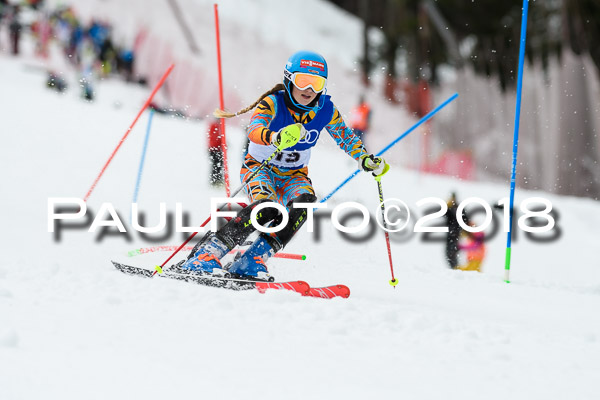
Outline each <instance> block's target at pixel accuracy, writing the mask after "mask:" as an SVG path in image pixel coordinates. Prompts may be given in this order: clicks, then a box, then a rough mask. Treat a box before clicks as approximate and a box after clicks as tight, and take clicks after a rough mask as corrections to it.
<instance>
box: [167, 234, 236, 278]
mask: <svg viewBox="0 0 600 400" xmlns="http://www.w3.org/2000/svg"><path fill="white" fill-rule="evenodd" d="M227 253H229V247H227V245H226V244H225V243H223V242H222V241H221V240H220V239H219V238H218V237H217V236H216V235H210V236H209V237H208V238H207V239H206V241H205V242H204V243H202V245H201V246H200V247H199V248H198V250H197V251H196V252H195V253H194V255H193V256H192V257H190V258H188V259H187V260H186V261H185V262H184V263H183V264H181V265H180V266H179V268H180V269H181V270H183V271H184V272H194V273H199V274H203V275H214V276H223V277H226V276H228V275H229V274H228V273H227V271H225V270H224V269H223V266H222V265H221V261H220V259H221V258H223V257H224V256H225V255H226V254H227Z"/></svg>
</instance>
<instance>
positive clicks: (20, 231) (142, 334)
mask: <svg viewBox="0 0 600 400" xmlns="http://www.w3.org/2000/svg"><path fill="white" fill-rule="evenodd" d="M32 63H33V61H32V60H29V59H19V60H15V59H12V58H9V57H7V55H6V54H5V53H2V54H0V87H1V88H2V96H0V102H1V104H0V109H2V110H4V112H3V113H2V117H0V124H1V125H0V129H1V132H2V146H0V162H1V163H2V168H1V169H0V187H2V207H1V213H2V214H1V220H2V221H3V222H4V227H5V228H4V229H2V231H1V233H0V235H1V240H0V243H2V249H3V251H2V259H1V261H0V393H1V395H0V398H2V399H9V400H13V399H39V398H44V399H82V398H85V399H127V398H145V399H164V398H178V399H198V398H208V399H213V398H214V399H218V398H223V399H229V398H258V397H260V398H262V399H281V398H285V399H300V398H307V397H308V398H350V399H363V398H367V396H368V397H369V398H384V396H392V397H393V398H399V397H402V398H408V399H439V398H442V397H443V398H445V399H461V400H467V399H482V398H485V399H506V398H511V399H565V398H571V399H595V398H597V382H598V379H599V378H600V367H599V366H598V360H599V359H600V319H599V318H598V309H599V308H600V273H599V268H600V263H599V261H598V256H597V254H598V253H597V245H598V243H599V242H600V241H599V239H600V230H599V229H598V226H599V224H600V205H599V204H598V202H597V201H593V200H589V199H577V198H571V197H560V196H554V195H551V194H548V193H542V192H525V191H522V190H518V191H517V203H519V202H520V201H521V200H522V199H525V198H528V197H534V196H542V197H546V198H548V199H549V200H551V202H552V204H553V206H554V207H555V209H556V210H558V211H559V212H560V218H559V220H558V222H557V223H558V226H559V227H560V229H561V232H562V234H561V236H560V238H559V239H557V240H555V241H552V242H550V243H546V244H543V243H535V242H533V241H531V240H528V239H527V238H526V237H525V236H524V235H523V233H522V232H521V233H520V236H519V237H518V240H516V241H515V242H514V243H513V262H512V271H511V280H512V283H510V284H506V283H504V282H503V281H502V276H503V272H504V251H505V237H504V235H503V234H498V235H496V236H495V237H494V238H493V239H492V240H490V241H489V242H488V244H487V247H488V253H487V257H486V259H485V261H484V265H483V272H482V273H468V272H460V271H450V270H448V268H447V267H446V265H445V261H444V259H443V255H444V248H443V244H442V243H426V242H423V241H422V240H421V239H422V237H421V235H420V234H412V235H409V237H408V239H406V240H404V241H400V240H397V239H396V240H393V241H392V252H393V257H394V266H395V274H396V277H397V278H398V280H399V284H398V286H396V288H395V289H393V288H392V287H390V285H389V284H388V280H389V279H390V271H389V264H388V261H387V254H386V248H385V242H384V236H383V234H382V233H381V231H377V234H376V235H374V236H373V237H372V238H371V239H369V240H363V241H360V242H357V243H351V242H348V241H347V240H345V239H343V238H342V237H341V235H340V234H339V233H338V232H337V231H335V230H334V228H333V227H332V226H331V224H330V223H329V222H328V220H327V219H324V220H323V222H322V224H321V227H320V230H319V232H318V233H319V234H318V235H316V234H311V233H308V232H306V230H305V229H304V228H303V229H302V231H301V232H300V233H299V234H298V236H297V237H296V238H295V239H294V240H293V241H292V242H291V243H290V245H289V246H288V247H287V248H286V252H289V253H299V254H306V255H307V260H306V261H294V260H282V259H272V260H271V261H270V268H271V272H272V274H273V275H275V276H276V277H277V278H278V279H280V280H289V279H302V280H306V281H308V282H309V283H310V284H311V285H313V286H320V285H328V284H334V283H343V284H346V285H348V286H349V287H350V289H351V290H352V295H351V297H350V298H349V299H334V300H322V299H314V298H304V297H301V296H300V295H297V294H294V293H288V292H277V291H272V292H267V293H266V294H259V293H258V292H254V291H251V292H240V293H237V292H234V293H232V292H229V291H223V290H219V289H214V288H207V287H201V286H195V285H191V284H186V283H182V282H177V281H169V280H166V279H165V280H160V279H155V280H144V279H138V278H134V277H128V276H125V275H123V274H120V273H119V272H117V271H116V270H115V269H114V268H113V267H112V266H111V264H110V260H111V259H115V260H117V261H122V262H127V263H130V264H133V265H137V266H144V267H148V268H151V267H152V266H153V265H154V264H156V263H161V262H162V261H163V260H164V259H165V258H166V257H167V255H168V253H150V254H144V255H139V256H135V257H128V256H127V253H128V252H129V251H131V250H132V249H137V248H141V247H148V246H155V245H177V244H179V243H181V242H182V235H181V234H179V235H170V236H169V235H167V236H168V237H167V238H166V239H157V240H156V241H154V242H152V243H150V242H148V241H146V240H142V239H141V238H140V236H139V234H137V232H135V231H133V230H130V232H129V233H130V234H129V240H128V239H127V238H126V235H110V236H104V237H100V238H99V237H98V234H97V233H89V232H87V230H86V229H85V228H83V229H77V230H73V229H71V230H63V231H62V232H61V239H60V241H57V240H56V239H55V236H54V235H53V234H52V233H49V232H48V210H47V204H48V198H50V197H79V198H83V196H84V195H85V194H86V192H87V190H88V189H89V187H90V185H91V184H92V182H93V180H94V178H95V177H96V176H97V174H98V173H99V171H100V169H101V167H102V166H103V164H104V163H105V162H106V160H107V158H108V156H109V155H110V153H111V152H112V150H113V149H114V147H115V146H116V145H117V143H118V142H119V140H120V139H121V137H122V136H123V134H124V133H125V131H126V129H127V127H128V126H129V124H130V123H131V121H132V120H133V118H134V116H135V115H136V113H137V112H138V109H139V107H140V106H141V105H142V104H143V101H144V100H145V97H146V96H147V95H148V94H149V92H150V89H148V88H142V87H138V86H131V85H126V84H123V83H121V82H119V81H116V80H105V81H102V82H100V84H99V86H98V88H97V90H98V101H97V102H95V103H93V104H89V103H85V102H82V101H81V100H79V98H78V97H77V91H76V90H75V88H74V87H75V81H76V77H74V76H71V77H70V79H71V80H70V84H71V89H70V90H69V91H67V92H66V93H65V94H64V95H59V94H57V93H55V92H51V91H48V90H46V89H45V88H44V83H45V75H44V74H43V71H41V70H40V69H37V68H33V67H32ZM334 101H335V98H334ZM458 101H460V99H459V100H458ZM442 112H443V111H442ZM147 121H148V113H144V115H143V116H142V118H141V119H140V121H139V123H138V125H137V126H136V127H135V129H134V130H133V131H132V132H131V134H130V136H129V138H128V139H127V140H126V141H125V142H124V144H123V146H122V147H121V149H120V151H119V153H118V154H117V156H116V157H115V158H114V160H113V162H112V163H111V165H110V166H109V168H108V169H107V170H106V173H105V174H104V176H103V177H102V179H101V180H100V182H99V184H98V186H97V187H96V188H95V190H94V191H93V193H92V195H91V196H90V199H89V201H88V207H89V208H90V209H91V210H95V211H97V210H98V209H99V208H100V206H101V204H102V203H105V202H110V203H111V204H113V205H114V207H115V208H116V209H117V210H118V211H119V213H120V215H121V216H122V217H123V221H124V223H125V224H126V226H127V227H128V228H130V224H129V218H130V203H131V201H132V196H133V191H134V185H135V181H136V178H137V173H138V166H139V161H140V156H141V150H142V145H143V141H144V135H145V130H146V123H147ZM408 128H409V126H408V125H407V126H401V127H399V131H398V132H397V134H398V135H399V134H401V133H402V131H403V130H404V129H408ZM205 131H206V125H205V123H204V122H202V121H191V120H190V121H186V120H182V119H176V118H173V117H169V116H163V115H155V116H154V120H153V125H152V130H151V136H150V140H149V145H148V152H147V154H146V162H145V167H144V171H143V176H142V181H141V186H140V192H139V204H140V208H141V209H142V210H144V211H146V212H147V214H148V221H147V225H152V224H156V223H157V221H158V204H159V203H160V202H164V203H166V205H167V209H168V210H169V211H174V209H175V204H176V203H177V202H180V203H182V205H183V208H184V210H185V211H186V212H188V213H189V215H190V223H191V224H194V223H195V224H198V223H200V222H202V221H203V220H204V219H205V218H206V216H207V213H208V211H207V210H208V207H209V204H210V202H209V201H210V200H209V199H210V198H211V197H215V196H224V193H223V191H219V190H216V189H213V188H211V187H210V186H209V185H208V167H209V166H208V161H207V159H206V156H205V155H206V137H205ZM227 134H228V143H229V153H228V155H229V160H230V171H231V180H232V187H234V188H235V187H237V185H238V183H239V180H238V175H237V171H238V170H239V167H240V164H241V157H242V156H241V144H242V138H243V132H242V131H241V130H240V129H239V128H236V127H231V128H230V129H228V131H227ZM398 146H402V142H400V144H398ZM371 150H372V151H376V150H377V149H371ZM391 161H392V164H393V163H394V160H391ZM355 168H356V164H355V163H354V161H352V160H351V159H349V158H348V157H347V156H346V155H345V154H343V152H341V151H339V150H338V149H336V147H335V145H334V144H333V141H332V140H331V139H330V138H329V137H327V135H324V136H323V137H322V139H321V141H320V143H319V145H318V146H317V149H316V150H315V152H314V155H313V160H312V161H311V164H310V175H311V177H312V179H313V184H314V186H315V188H316V190H317V194H318V195H319V197H320V198H322V197H323V196H325V195H326V194H327V193H329V191H331V190H332V189H333V188H335V187H336V186H337V185H338V184H339V183H340V182H341V181H342V180H343V179H344V178H345V177H346V176H348V175H349V174H350V173H351V172H352V171H354V169H355ZM574 179H577V177H574ZM383 184H384V192H385V195H386V197H388V198H398V199H402V200H403V201H404V202H406V203H407V204H408V205H409V206H410V207H411V209H412V210H413V211H417V212H418V211H419V208H418V207H416V205H415V204H416V202H417V201H418V200H420V199H423V198H426V197H432V196H433V197H440V198H443V199H445V198H447V197H448V196H449V193H450V192H451V191H452V190H455V191H456V192H457V194H458V196H459V198H462V199H464V198H467V197H471V196H477V197H480V198H483V199H485V200H486V201H489V202H490V203H494V202H496V201H497V200H498V199H500V198H502V197H505V196H507V195H508V184H507V185H502V186H499V185H487V184H483V183H473V182H462V181H457V180H453V179H450V178H445V177H439V176H428V175H419V174H416V173H414V172H411V171H407V170H404V169H402V168H400V167H398V166H394V165H393V168H392V170H391V171H390V173H389V174H388V175H387V176H386V177H385V179H384V182H383ZM346 201H356V202H360V203H362V204H364V205H365V206H366V207H367V208H368V209H369V210H370V211H371V214H373V215H374V214H375V212H376V210H377V203H378V195H377V187H376V185H375V183H374V182H373V180H372V178H371V177H369V176H367V175H366V174H361V175H359V176H357V177H356V178H355V179H353V180H352V181H351V182H350V183H349V184H348V185H346V186H345V187H344V188H343V189H342V190H340V191H339V192H338V193H337V194H336V195H335V196H334V197H333V198H332V199H331V200H330V201H328V206H329V209H330V210H331V209H333V207H334V206H335V205H337V204H340V203H342V202H346ZM419 215H420V214H419ZM413 221H414V220H413ZM88 226H89V225H88ZM317 236H318V238H317Z"/></svg>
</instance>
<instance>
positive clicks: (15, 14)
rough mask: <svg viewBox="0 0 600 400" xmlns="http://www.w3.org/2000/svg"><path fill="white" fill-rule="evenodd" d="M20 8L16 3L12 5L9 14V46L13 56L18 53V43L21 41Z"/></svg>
mask: <svg viewBox="0 0 600 400" xmlns="http://www.w3.org/2000/svg"><path fill="white" fill-rule="evenodd" d="M20 11H21V8H20V7H19V6H17V5H15V6H13V8H12V13H11V14H10V19H9V21H10V22H9V24H8V29H9V31H10V46H11V53H12V54H13V55H15V56H18V55H19V44H20V42H21V29H22V28H23V25H22V24H21V21H20V20H19V19H20V16H19V13H20Z"/></svg>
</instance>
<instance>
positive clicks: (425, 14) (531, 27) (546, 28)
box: [330, 0, 600, 90]
mask: <svg viewBox="0 0 600 400" xmlns="http://www.w3.org/2000/svg"><path fill="white" fill-rule="evenodd" d="M330 2H332V3H334V4H336V5H338V6H340V7H342V8H344V9H345V10H347V11H349V12H351V13H353V14H355V15H357V16H358V17H360V18H361V19H362V20H363V21H364V23H365V29H368V28H369V27H375V28H380V29H381V30H382V33H383V37H384V43H383V45H382V46H381V47H380V48H379V49H377V51H375V52H372V51H371V50H372V45H371V44H370V43H368V35H367V34H366V32H365V33H364V34H363V37H364V38H365V44H364V52H363V57H362V59H361V65H362V67H363V69H362V70H363V75H364V76H365V81H368V76H369V74H370V73H371V71H372V68H373V65H374V64H375V63H383V64H384V65H385V67H386V71H387V74H388V78H389V79H390V80H391V81H394V80H395V79H396V78H397V76H398V71H397V64H398V58H399V57H401V58H404V60H405V63H406V65H407V71H406V77H407V78H408V79H410V80H411V81H412V82H417V81H419V80H421V79H425V80H427V81H428V82H429V83H432V84H436V83H437V82H438V75H437V67H438V66H439V65H440V64H443V63H446V64H451V65H455V66H457V67H460V65H462V62H463V61H465V62H469V63H471V64H472V65H473V67H474V69H475V71H476V72H477V73H478V74H482V75H485V76H489V77H497V78H498V80H499V83H500V86H501V87H502V89H503V90H505V89H506V88H508V87H511V86H513V85H514V83H515V82H516V68H515V66H516V65H517V60H518V52H519V46H518V43H519V36H520V28H521V12H522V10H521V2H504V1H497V0H473V1H463V0H378V1H368V0H330ZM435 13H437V14H438V16H441V17H443V18H442V20H441V21H443V22H440V21H439V20H438V21H437V23H436V16H435V15H434V14H435ZM446 31H450V32H452V35H453V36H454V39H455V40H456V45H454V46H453V45H449V43H448V34H447V32H446ZM527 38H528V39H527V57H528V60H529V61H533V60H535V59H538V60H541V62H542V65H544V66H547V65H548V59H549V57H550V56H551V55H560V53H561V49H562V46H564V45H568V46H569V47H570V48H571V49H572V50H573V52H574V53H575V54H582V53H584V52H589V54H590V56H591V57H592V59H593V60H594V63H595V64H596V66H597V67H598V69H599V70H600V45H598V43H600V2H599V1H598V0H543V1H530V12H529V22H528V32H527ZM373 54H375V56H374V58H375V59H373ZM457 55H458V56H459V57H457ZM387 84H388V85H389V82H388V83H387Z"/></svg>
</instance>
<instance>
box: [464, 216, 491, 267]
mask: <svg viewBox="0 0 600 400" xmlns="http://www.w3.org/2000/svg"><path fill="white" fill-rule="evenodd" d="M469 225H471V226H473V224H472V223H470V224H469ZM463 234H464V235H463V236H464V240H461V243H459V249H460V250H462V251H464V252H465V254H466V258H467V262H466V263H465V264H464V265H461V266H460V267H458V269H460V270H462V271H477V272H481V263H482V262H483V258H484V257H485V244H484V241H485V234H484V233H483V232H467V231H463Z"/></svg>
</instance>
